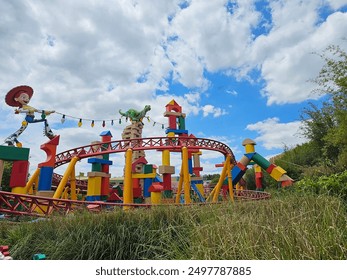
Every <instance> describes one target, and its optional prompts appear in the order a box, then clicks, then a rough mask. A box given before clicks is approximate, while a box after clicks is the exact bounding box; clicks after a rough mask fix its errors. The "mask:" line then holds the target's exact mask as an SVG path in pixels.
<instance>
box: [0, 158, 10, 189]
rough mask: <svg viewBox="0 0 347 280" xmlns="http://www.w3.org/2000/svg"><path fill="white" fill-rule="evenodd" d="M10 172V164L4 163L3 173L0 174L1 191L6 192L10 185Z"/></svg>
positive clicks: (8, 162)
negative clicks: (0, 176) (0, 177)
mask: <svg viewBox="0 0 347 280" xmlns="http://www.w3.org/2000/svg"><path fill="white" fill-rule="evenodd" d="M11 170H12V162H11V161H5V162H4V173H3V174H2V181H1V182H0V185H1V187H2V190H8V187H9V185H10V177H11Z"/></svg>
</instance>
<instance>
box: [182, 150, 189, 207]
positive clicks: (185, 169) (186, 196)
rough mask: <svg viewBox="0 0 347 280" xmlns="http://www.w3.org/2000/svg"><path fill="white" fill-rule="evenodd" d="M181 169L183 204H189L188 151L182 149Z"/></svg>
mask: <svg viewBox="0 0 347 280" xmlns="http://www.w3.org/2000/svg"><path fill="white" fill-rule="evenodd" d="M182 169H183V185H184V204H190V203H191V199H190V176H189V165H188V149H187V147H183V148H182Z"/></svg>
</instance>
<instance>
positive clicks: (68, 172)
mask: <svg viewBox="0 0 347 280" xmlns="http://www.w3.org/2000/svg"><path fill="white" fill-rule="evenodd" d="M78 160H79V157H73V158H72V159H71V161H70V163H69V165H68V167H67V168H66V170H65V173H64V175H63V178H62V179H61V181H60V183H59V185H58V187H57V189H56V191H55V193H54V195H53V198H60V197H61V195H62V193H63V191H64V189H65V186H66V184H67V181H68V180H69V178H70V176H72V172H74V171H75V165H76V163H77V161H78Z"/></svg>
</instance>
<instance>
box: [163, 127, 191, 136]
mask: <svg viewBox="0 0 347 280" xmlns="http://www.w3.org/2000/svg"><path fill="white" fill-rule="evenodd" d="M169 132H173V133H175V134H178V135H180V134H188V130H186V129H170V128H167V129H166V130H165V133H166V134H168V133H169Z"/></svg>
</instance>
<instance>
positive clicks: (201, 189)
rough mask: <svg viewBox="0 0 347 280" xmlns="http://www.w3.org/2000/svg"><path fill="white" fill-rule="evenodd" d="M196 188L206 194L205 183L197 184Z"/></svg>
mask: <svg viewBox="0 0 347 280" xmlns="http://www.w3.org/2000/svg"><path fill="white" fill-rule="evenodd" d="M195 186H196V188H197V189H198V190H199V192H200V194H201V195H202V196H203V195H205V192H204V185H203V184H195Z"/></svg>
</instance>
